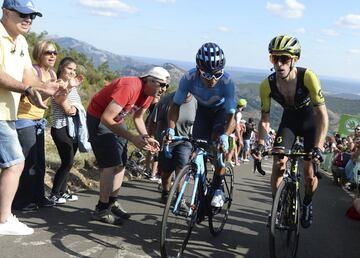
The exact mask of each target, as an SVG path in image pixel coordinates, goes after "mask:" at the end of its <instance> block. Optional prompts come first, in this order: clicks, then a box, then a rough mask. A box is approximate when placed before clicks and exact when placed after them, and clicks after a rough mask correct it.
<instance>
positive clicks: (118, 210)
mask: <svg viewBox="0 0 360 258" xmlns="http://www.w3.org/2000/svg"><path fill="white" fill-rule="evenodd" d="M110 209H111V212H112V213H114V214H115V215H116V216H118V217H120V218H122V219H129V218H130V217H131V215H130V214H129V213H127V212H126V211H125V210H124V209H123V207H121V205H120V203H119V202H118V201H115V202H114V203H112V204H110Z"/></svg>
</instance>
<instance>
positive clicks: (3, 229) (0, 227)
mask: <svg viewBox="0 0 360 258" xmlns="http://www.w3.org/2000/svg"><path fill="white" fill-rule="evenodd" d="M32 233H34V230H33V229H32V228H29V227H28V226H26V225H25V224H24V223H21V222H20V221H19V220H18V219H17V218H16V217H15V216H14V215H12V214H11V215H10V217H9V218H8V219H7V221H6V222H5V223H1V224H0V235H12V236H25V235H31V234H32Z"/></svg>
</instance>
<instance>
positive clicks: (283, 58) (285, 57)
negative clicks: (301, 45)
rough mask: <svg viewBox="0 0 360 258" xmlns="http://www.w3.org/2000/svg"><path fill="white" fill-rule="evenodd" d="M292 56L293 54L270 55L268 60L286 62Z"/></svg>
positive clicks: (273, 62) (274, 62)
mask: <svg viewBox="0 0 360 258" xmlns="http://www.w3.org/2000/svg"><path fill="white" fill-rule="evenodd" d="M292 58H293V56H289V55H270V62H271V63H272V64H276V63H277V62H280V63H282V64H287V63H288V62H290V60H291V59H292Z"/></svg>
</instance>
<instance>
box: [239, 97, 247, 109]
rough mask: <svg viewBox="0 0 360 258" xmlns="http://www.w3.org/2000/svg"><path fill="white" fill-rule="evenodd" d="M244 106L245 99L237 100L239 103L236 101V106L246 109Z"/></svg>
mask: <svg viewBox="0 0 360 258" xmlns="http://www.w3.org/2000/svg"><path fill="white" fill-rule="evenodd" d="M246 104H247V101H246V99H239V101H238V103H237V105H238V106H239V107H246Z"/></svg>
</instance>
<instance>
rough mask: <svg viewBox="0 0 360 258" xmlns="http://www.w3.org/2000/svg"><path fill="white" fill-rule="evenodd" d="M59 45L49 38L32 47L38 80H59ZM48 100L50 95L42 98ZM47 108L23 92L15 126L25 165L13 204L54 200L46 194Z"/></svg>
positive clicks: (31, 205)
mask: <svg viewBox="0 0 360 258" xmlns="http://www.w3.org/2000/svg"><path fill="white" fill-rule="evenodd" d="M56 55H57V50H56V45H55V43H54V42H52V41H49V40H42V41H39V42H38V43H37V44H36V45H35V46H34V49H33V52H32V56H33V59H34V60H35V61H36V64H34V65H33V73H34V76H36V77H37V78H38V79H39V81H41V82H46V81H49V80H56V78H57V77H56V74H55V72H54V70H53V67H54V65H55V62H56ZM43 102H44V104H47V102H48V99H46V100H43ZM44 114H45V110H44V109H42V108H38V107H36V106H35V105H33V104H31V103H30V101H29V99H28V98H27V97H25V96H22V97H21V99H20V104H19V108H18V120H17V121H16V123H15V124H16V129H17V132H18V137H19V141H20V143H21V146H22V150H23V153H24V156H25V167H24V170H23V172H22V174H21V177H20V182H19V187H18V190H17V192H16V195H15V198H14V201H13V205H12V206H13V208H14V209H21V210H27V211H29V210H36V209H38V208H39V207H52V206H54V205H55V203H54V202H53V201H51V200H49V199H48V198H46V197H45V185H44V177H45V143H44V142H45V141H44V139H45V134H44V133H45V131H44V129H45V125H46V123H47V121H46V119H45V118H44Z"/></svg>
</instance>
